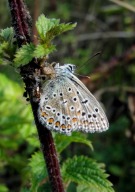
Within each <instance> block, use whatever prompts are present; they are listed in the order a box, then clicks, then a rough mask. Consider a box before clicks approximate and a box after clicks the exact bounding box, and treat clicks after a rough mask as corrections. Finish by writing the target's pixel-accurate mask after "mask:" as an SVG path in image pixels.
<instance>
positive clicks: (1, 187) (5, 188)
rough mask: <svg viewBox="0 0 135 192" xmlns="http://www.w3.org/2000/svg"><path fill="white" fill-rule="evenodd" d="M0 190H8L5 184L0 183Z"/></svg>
mask: <svg viewBox="0 0 135 192" xmlns="http://www.w3.org/2000/svg"><path fill="white" fill-rule="evenodd" d="M0 191H1V192H8V191H9V190H8V188H7V187H6V186H5V185H1V184H0Z"/></svg>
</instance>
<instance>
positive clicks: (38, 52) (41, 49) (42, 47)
mask: <svg viewBox="0 0 135 192" xmlns="http://www.w3.org/2000/svg"><path fill="white" fill-rule="evenodd" d="M54 50H56V48H55V46H54V45H50V46H49V47H47V45H46V44H39V45H37V46H36V49H35V51H34V54H33V56H34V57H36V58H42V57H44V56H46V55H48V54H50V53H51V52H53V51H54Z"/></svg>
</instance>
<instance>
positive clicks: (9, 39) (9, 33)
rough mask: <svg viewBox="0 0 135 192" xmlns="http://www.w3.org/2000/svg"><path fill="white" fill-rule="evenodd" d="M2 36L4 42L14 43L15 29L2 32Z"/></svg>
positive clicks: (11, 28)
mask: <svg viewBox="0 0 135 192" xmlns="http://www.w3.org/2000/svg"><path fill="white" fill-rule="evenodd" d="M0 36H1V37H2V38H3V40H4V41H7V42H12V40H13V38H14V30H13V27H10V28H6V29H3V30H1V33H0Z"/></svg>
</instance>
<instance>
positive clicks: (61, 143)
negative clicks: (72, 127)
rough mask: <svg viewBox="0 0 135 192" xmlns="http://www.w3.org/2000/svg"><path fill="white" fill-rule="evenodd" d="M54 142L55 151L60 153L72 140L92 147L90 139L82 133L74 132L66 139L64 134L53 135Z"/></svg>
mask: <svg viewBox="0 0 135 192" xmlns="http://www.w3.org/2000/svg"><path fill="white" fill-rule="evenodd" d="M54 138H55V143H57V145H56V147H57V151H58V152H59V153H61V152H62V151H63V150H64V149H65V148H66V147H68V146H69V145H70V144H71V143H72V142H75V143H82V144H85V145H87V146H88V147H90V148H91V149H93V146H92V144H91V141H89V140H88V139H87V138H86V135H84V134H83V133H78V132H74V133H72V135H71V136H70V137H69V138H68V139H67V136H65V135H59V134H56V135H55V137H54Z"/></svg>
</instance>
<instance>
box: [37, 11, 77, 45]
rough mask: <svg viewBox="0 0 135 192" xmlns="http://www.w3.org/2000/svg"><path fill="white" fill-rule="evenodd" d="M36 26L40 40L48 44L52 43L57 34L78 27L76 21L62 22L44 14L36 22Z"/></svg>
mask: <svg viewBox="0 0 135 192" xmlns="http://www.w3.org/2000/svg"><path fill="white" fill-rule="evenodd" d="M36 27H37V30H38V33H39V40H40V41H41V42H44V43H46V44H50V42H51V41H52V40H53V39H54V38H55V37H56V36H57V35H60V34H62V33H63V32H65V31H69V30H72V29H73V28H74V27H76V23H75V24H71V23H67V24H65V23H62V24H60V20H59V19H48V18H46V17H45V16H44V15H43V14H42V15H41V16H40V17H39V18H38V20H37V22H36Z"/></svg>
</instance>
